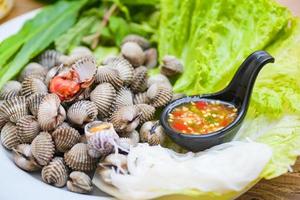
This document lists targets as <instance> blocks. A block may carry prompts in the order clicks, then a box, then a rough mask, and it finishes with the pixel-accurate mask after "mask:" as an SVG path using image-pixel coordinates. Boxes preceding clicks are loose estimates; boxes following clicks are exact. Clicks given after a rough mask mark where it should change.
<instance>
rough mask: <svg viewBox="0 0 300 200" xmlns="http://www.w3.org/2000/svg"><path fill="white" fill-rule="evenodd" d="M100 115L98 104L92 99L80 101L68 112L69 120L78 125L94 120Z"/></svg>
mask: <svg viewBox="0 0 300 200" xmlns="http://www.w3.org/2000/svg"><path fill="white" fill-rule="evenodd" d="M97 115H98V110H97V106H96V104H95V103H94V102H92V101H85V100H83V101H78V102H76V103H74V104H73V105H72V106H71V107H70V108H69V109H68V112H67V116H68V120H69V121H70V122H71V123H73V124H76V125H83V124H84V123H88V122H91V121H94V120H95V119H96V117H97Z"/></svg>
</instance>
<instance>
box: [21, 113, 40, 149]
mask: <svg viewBox="0 0 300 200" xmlns="http://www.w3.org/2000/svg"><path fill="white" fill-rule="evenodd" d="M16 125H17V136H18V138H19V139H20V141H21V143H28V144H30V143H31V142H32V140H33V139H34V138H35V137H36V136H37V135H38V134H39V132H40V125H39V123H38V122H37V121H36V119H35V117H34V116H31V115H25V116H24V117H22V118H21V119H19V120H18V121H17V124H16Z"/></svg>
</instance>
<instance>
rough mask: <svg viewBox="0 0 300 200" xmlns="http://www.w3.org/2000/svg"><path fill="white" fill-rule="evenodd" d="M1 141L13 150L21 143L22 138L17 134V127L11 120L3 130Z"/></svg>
mask: <svg viewBox="0 0 300 200" xmlns="http://www.w3.org/2000/svg"><path fill="white" fill-rule="evenodd" d="M1 142H2V145H3V146H4V147H5V148H7V149H9V150H12V149H13V148H14V147H16V146H17V145H19V144H20V140H19V138H18V136H17V127H16V125H14V124H13V123H11V122H7V123H6V124H5V125H4V127H3V128H2V130H1Z"/></svg>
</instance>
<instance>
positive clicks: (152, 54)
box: [144, 48, 157, 69]
mask: <svg viewBox="0 0 300 200" xmlns="http://www.w3.org/2000/svg"><path fill="white" fill-rule="evenodd" d="M144 65H145V66H146V67H147V68H150V69H152V68H154V67H156V66H157V50H156V49H155V48H150V49H147V50H146V51H145V63H144Z"/></svg>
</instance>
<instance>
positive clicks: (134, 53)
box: [121, 42, 145, 67]
mask: <svg viewBox="0 0 300 200" xmlns="http://www.w3.org/2000/svg"><path fill="white" fill-rule="evenodd" d="M121 53H122V56H123V57H124V58H126V59H127V60H128V61H129V62H130V64H132V66H134V67H139V66H141V65H142V64H144V62H145V53H144V51H143V49H142V48H141V47H140V46H139V45H138V44H137V43H135V42H126V43H124V44H123V45H122V48H121Z"/></svg>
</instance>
